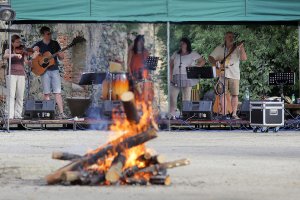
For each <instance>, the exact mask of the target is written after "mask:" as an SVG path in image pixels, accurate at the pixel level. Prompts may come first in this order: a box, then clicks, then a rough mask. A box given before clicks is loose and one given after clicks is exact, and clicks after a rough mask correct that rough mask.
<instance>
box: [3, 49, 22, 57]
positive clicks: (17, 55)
mask: <svg viewBox="0 0 300 200" xmlns="http://www.w3.org/2000/svg"><path fill="white" fill-rule="evenodd" d="M11 57H18V58H19V59H21V58H22V54H16V53H12V54H11ZM3 58H5V59H9V49H6V50H5V52H4V56H3Z"/></svg>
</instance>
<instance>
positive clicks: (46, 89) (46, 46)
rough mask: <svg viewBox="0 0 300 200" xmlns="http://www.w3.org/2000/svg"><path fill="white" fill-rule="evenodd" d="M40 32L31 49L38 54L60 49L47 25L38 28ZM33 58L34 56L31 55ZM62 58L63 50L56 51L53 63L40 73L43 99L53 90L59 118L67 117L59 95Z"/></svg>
mask: <svg viewBox="0 0 300 200" xmlns="http://www.w3.org/2000/svg"><path fill="white" fill-rule="evenodd" d="M40 34H41V35H42V37H43V39H42V40H41V41H39V42H37V43H36V44H35V45H33V50H34V51H36V52H38V53H39V54H44V53H45V52H47V51H49V52H50V53H51V54H54V53H56V52H58V51H60V50H61V48H60V45H59V44H58V42H57V41H55V40H52V39H51V38H52V37H51V30H50V28H49V27H46V26H43V27H42V28H41V29H40ZM33 59H34V57H33ZM57 59H59V60H63V59H64V54H63V52H58V53H57V56H55V57H54V61H55V62H54V64H53V65H52V66H49V67H47V70H46V71H45V72H44V73H43V74H42V75H41V78H42V85H43V93H44V99H45V100H50V94H51V92H53V94H54V95H55V100H56V103H57V106H58V110H59V115H58V118H59V119H63V118H67V117H66V115H65V114H64V111H63V101H62V97H61V78H60V74H59V69H58V60H57Z"/></svg>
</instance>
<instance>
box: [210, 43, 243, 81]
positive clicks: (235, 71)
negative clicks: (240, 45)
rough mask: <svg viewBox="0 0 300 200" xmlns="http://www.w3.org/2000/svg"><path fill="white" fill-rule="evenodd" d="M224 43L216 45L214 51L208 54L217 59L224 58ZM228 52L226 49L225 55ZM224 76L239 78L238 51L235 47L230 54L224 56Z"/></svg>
mask: <svg viewBox="0 0 300 200" xmlns="http://www.w3.org/2000/svg"><path fill="white" fill-rule="evenodd" d="M224 48H225V46H224V45H220V46H217V47H216V48H215V49H214V51H213V52H212V53H211V54H210V56H211V57H213V58H214V59H215V60H217V61H221V60H223V59H224ZM228 53H229V52H228V51H226V54H225V55H227V54H228ZM225 67H226V69H225V77H226V78H231V79H238V80H240V53H239V50H238V49H237V48H236V49H235V50H234V51H233V52H232V54H231V55H230V56H229V57H228V58H226V61H225Z"/></svg>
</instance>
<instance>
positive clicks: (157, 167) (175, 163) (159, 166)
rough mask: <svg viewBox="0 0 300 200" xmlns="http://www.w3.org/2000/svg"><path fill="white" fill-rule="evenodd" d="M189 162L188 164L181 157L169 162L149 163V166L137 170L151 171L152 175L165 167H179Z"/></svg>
mask: <svg viewBox="0 0 300 200" xmlns="http://www.w3.org/2000/svg"><path fill="white" fill-rule="evenodd" d="M189 164H190V161H189V160H187V159H181V160H175V161H171V162H166V163H161V164H156V165H151V166H149V167H146V168H143V169H140V170H138V172H139V173H140V172H143V173H152V174H153V175H157V174H160V172H161V171H164V170H165V169H171V168H174V167H180V166H185V165H189Z"/></svg>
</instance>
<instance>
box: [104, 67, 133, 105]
mask: <svg viewBox="0 0 300 200" xmlns="http://www.w3.org/2000/svg"><path fill="white" fill-rule="evenodd" d="M110 90H111V100H120V99H121V95H122V94H123V93H124V92H127V91H129V80H128V78H127V73H125V72H120V73H112V76H110V77H107V78H106V79H105V80H104V81H103V82H102V99H103V100H109V96H110V95H109V94H110Z"/></svg>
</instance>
